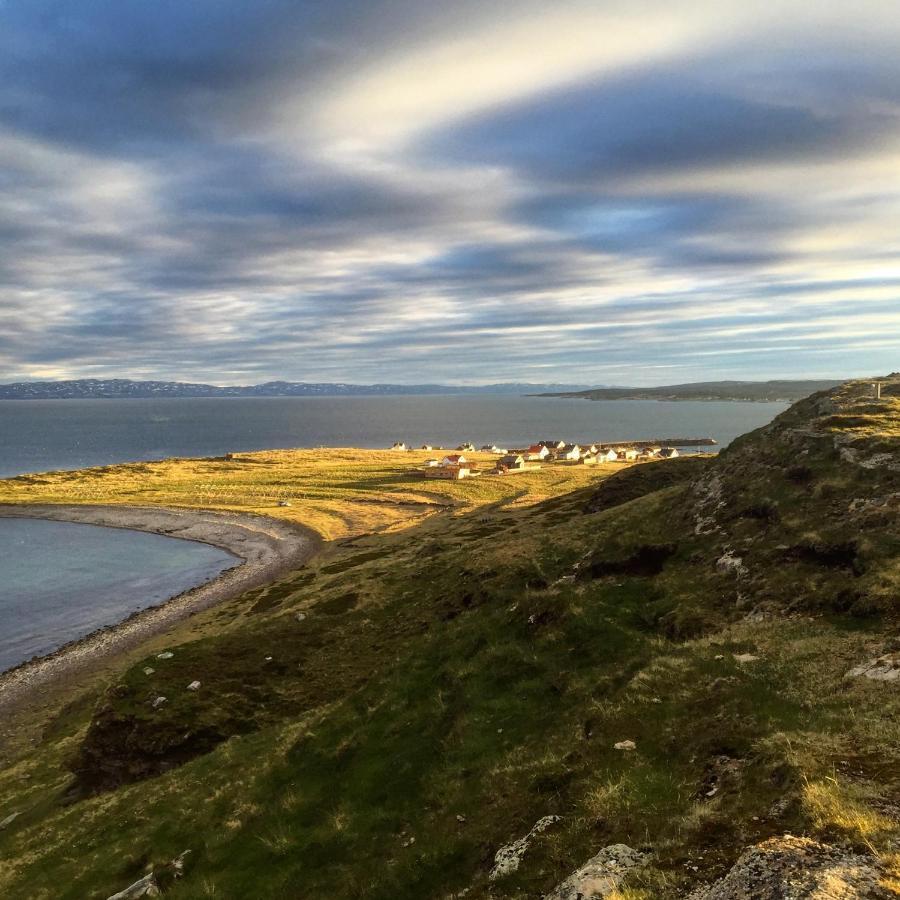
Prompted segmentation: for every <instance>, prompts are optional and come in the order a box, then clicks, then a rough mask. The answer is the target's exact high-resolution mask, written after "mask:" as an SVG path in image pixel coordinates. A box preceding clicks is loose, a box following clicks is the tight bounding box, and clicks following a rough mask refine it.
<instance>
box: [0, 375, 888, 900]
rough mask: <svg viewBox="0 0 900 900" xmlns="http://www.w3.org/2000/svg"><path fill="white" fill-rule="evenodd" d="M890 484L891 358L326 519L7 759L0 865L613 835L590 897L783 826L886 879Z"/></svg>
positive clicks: (412, 890)
mask: <svg viewBox="0 0 900 900" xmlns="http://www.w3.org/2000/svg"><path fill="white" fill-rule="evenodd" d="M516 477H520V476H516ZM512 480H513V479H510V481H512ZM898 512H900V378H894V379H892V380H891V382H890V385H889V387H888V389H887V391H886V396H885V398H884V399H883V400H882V401H881V402H879V403H875V402H872V401H870V400H868V399H867V398H866V396H865V388H864V386H863V385H858V384H850V385H846V386H843V387H841V388H839V389H837V390H835V391H833V392H831V393H830V394H827V395H826V394H822V395H817V396H814V397H812V398H810V399H809V400H806V401H802V402H801V403H799V404H797V405H796V406H794V407H792V408H791V409H790V410H788V411H787V412H786V413H784V414H783V415H782V416H780V417H779V418H778V419H777V420H776V421H775V422H774V423H773V424H772V425H770V426H768V427H766V428H764V429H761V430H759V431H757V432H755V433H753V434H751V435H748V436H746V437H745V438H743V439H741V440H739V441H737V442H735V443H734V444H733V445H731V446H730V447H729V448H728V449H727V451H725V452H723V453H722V454H721V455H720V456H719V457H717V458H708V459H690V458H685V459H679V460H674V461H670V462H662V463H653V464H648V465H643V466H639V467H635V468H633V469H628V470H626V471H623V472H621V473H620V474H618V475H616V476H614V477H613V478H611V479H609V480H606V481H601V482H600V483H598V484H588V485H585V486H583V487H580V488H578V489H575V490H572V491H571V492H569V493H566V494H563V495H560V496H557V497H553V498H551V499H547V500H544V501H542V502H538V503H535V504H532V505H527V504H521V503H520V504H519V505H517V506H514V507H501V506H490V505H488V506H484V507H482V508H479V509H475V510H470V511H468V512H458V514H456V515H453V516H440V517H430V518H427V519H425V520H423V521H421V522H418V523H416V524H413V525H412V526H411V527H410V528H407V529H405V530H403V531H399V530H394V531H390V532H385V533H380V534H368V535H364V536H360V537H356V538H353V539H350V540H345V541H343V542H342V543H340V544H339V545H335V546H334V547H333V548H332V551H331V552H330V553H329V554H327V555H325V556H323V557H321V558H320V559H318V560H317V561H315V562H314V563H312V564H310V565H309V566H307V567H306V568H305V569H303V570H301V571H299V572H297V573H294V574H292V575H291V576H289V577H288V578H286V579H284V580H283V581H281V582H279V583H277V584H274V585H272V586H269V587H267V588H262V589H258V590H255V591H253V592H250V593H249V594H247V595H246V596H244V597H241V598H238V599H237V600H234V601H231V602H229V603H226V604H223V605H221V606H219V607H217V608H215V609H213V610H210V611H209V612H208V613H205V614H203V615H202V616H199V617H197V618H196V619H194V620H192V621H191V622H190V623H189V624H187V625H185V626H183V627H182V628H181V630H180V631H178V632H177V633H175V634H173V635H171V636H169V637H168V638H167V639H166V640H165V642H164V641H163V640H161V639H160V640H157V641H156V642H155V643H154V644H153V645H152V646H150V647H148V649H147V653H146V655H145V657H144V658H142V659H138V660H136V661H134V662H133V664H131V665H129V666H128V667H127V669H125V670H123V671H122V672H121V673H120V675H119V676H118V677H117V678H116V679H115V681H114V682H113V683H111V684H109V685H107V686H104V687H103V688H102V689H99V688H97V687H92V688H90V689H89V690H87V691H86V692H85V693H84V694H82V695H81V696H79V697H78V698H76V699H75V700H73V702H71V703H70V704H69V705H68V706H67V707H66V708H64V709H62V710H60V711H59V713H58V714H57V715H56V716H55V718H54V719H53V721H52V722H49V723H48V724H47V727H46V728H45V729H44V732H43V734H42V736H41V738H40V740H39V741H38V742H37V743H36V745H35V746H34V747H33V748H30V749H29V750H28V751H27V752H25V753H23V754H21V755H20V756H19V757H18V758H17V759H14V760H11V761H10V762H9V764H8V765H7V766H6V768H5V769H4V770H3V771H2V773H0V821H2V820H3V817H4V816H7V815H10V814H12V813H19V816H18V817H17V818H16V819H15V820H14V821H13V822H12V823H11V824H9V825H7V826H6V827H5V828H3V829H2V830H0V860H2V862H0V895H2V896H4V897H12V898H18V897H29V898H44V897H46V898H51V897H52V898H84V897H107V896H109V895H110V894H112V893H114V892H115V891H117V890H121V889H122V888H124V887H125V886H127V885H129V884H131V883H132V882H134V881H136V880H137V879H138V878H140V877H141V876H142V875H144V873H146V872H147V871H148V870H149V869H150V868H152V869H153V870H154V871H155V872H156V873H157V875H156V877H157V879H158V880H159V881H160V883H161V885H162V887H163V889H164V890H165V893H166V896H167V897H173V898H198V897H225V898H237V897H279V898H280V897H284V898H319V897H324V896H327V897H334V898H345V897H346V898H363V897H365V898H384V900H388V898H425V897H434V898H450V897H454V896H463V895H464V896H465V897H466V898H467V900H470V898H481V897H495V898H500V897H503V898H526V897H527V898H531V897H540V896H543V895H544V894H545V893H547V892H548V891H550V890H551V889H552V888H553V887H554V886H555V885H557V884H558V883H559V882H560V881H562V880H563V879H564V878H565V877H566V876H567V875H568V874H569V873H570V872H572V871H573V870H575V869H577V868H578V867H579V866H581V865H582V864H583V863H584V862H585V861H586V860H588V859H589V858H590V857H592V856H593V855H594V854H596V853H597V852H598V850H600V849H601V848H603V847H607V846H609V845H612V844H619V843H622V844H627V845H629V846H630V847H632V848H635V849H637V850H640V851H642V852H643V853H645V854H646V855H645V857H644V860H645V864H644V865H641V866H638V867H636V868H634V869H632V870H631V871H630V873H629V874H628V876H627V880H626V882H625V883H624V884H623V885H622V886H621V890H620V893H618V895H617V896H619V897H620V898H629V900H649V898H658V897H659V898H676V897H684V896H686V895H687V893H688V892H689V891H690V890H691V889H693V888H694V887H696V886H698V885H702V884H705V883H709V882H711V881H713V880H714V879H716V878H718V877H720V876H722V875H723V874H724V873H725V872H726V871H727V870H728V869H729V867H730V866H731V865H732V864H733V863H734V861H735V860H736V859H737V857H738V856H739V855H740V854H741V852H742V851H743V850H744V849H745V848H746V847H747V846H749V845H753V844H756V843H758V842H760V841H763V840H765V839H767V838H770V837H772V836H778V835H783V834H785V833H787V832H791V833H793V834H807V835H810V836H812V837H815V838H816V839H818V840H819V841H821V842H823V843H825V844H828V845H830V846H835V847H841V846H845V845H846V847H848V848H850V849H851V850H853V851H854V852H855V853H858V854H860V855H861V856H864V857H865V858H867V859H871V860H873V865H877V866H880V867H881V868H880V869H879V870H878V871H879V873H880V874H879V878H880V880H881V887H880V891H881V893H880V894H879V896H891V895H893V894H894V893H896V892H898V891H900V855H898V854H900V690H898V687H900V681H890V680H878V679H876V678H871V677H865V675H861V676H859V677H853V676H849V674H848V673H850V672H851V671H852V670H854V669H857V667H860V666H861V665H862V664H868V663H869V662H870V661H872V660H875V659H878V658H882V659H888V660H893V659H895V658H897V657H900V642H898V639H897V625H898V612H900V606H898V599H897V598H898V596H900V590H898V588H900V516H898ZM163 650H167V651H169V652H171V653H172V654H173V655H172V656H171V657H170V658H160V657H159V656H158V654H159V653H160V652H161V651H163ZM881 665H882V667H883V668H886V670H889V669H890V665H889V664H888V663H884V662H883V663H882V664H881ZM863 668H865V666H863ZM148 670H152V671H148ZM868 671H869V672H870V673H871V672H874V671H876V670H875V669H869V670H868ZM193 680H199V681H200V682H201V686H200V688H199V690H197V691H188V690H187V685H188V684H189V683H190V682H192V681H193ZM161 696H164V697H166V698H167V700H166V702H165V703H162V704H157V705H156V706H154V700H155V699H156V698H158V697H161ZM623 741H632V742H633V743H634V749H630V750H628V749H617V748H616V746H615V745H616V744H617V743H620V742H623ZM547 816H554V817H556V816H558V817H559V819H558V820H553V819H551V820H547V821H546V823H545V824H546V828H544V830H541V831H540V833H535V835H534V837H533V840H532V841H531V843H530V845H529V847H528V849H527V852H525V854H524V856H523V857H522V860H521V864H520V865H519V867H518V869H516V870H514V871H509V872H508V873H507V874H503V875H499V876H498V877H496V878H494V879H493V880H492V879H491V877H490V875H491V871H492V868H493V867H494V865H495V854H496V853H497V851H498V850H499V849H500V848H501V847H503V846H504V845H508V844H510V843H511V842H513V841H515V840H516V839H518V838H522V837H523V836H524V835H526V834H527V833H528V832H529V831H530V830H531V829H532V828H533V826H534V825H535V823H537V822H539V821H540V820H541V819H543V818H544V817H547ZM186 850H189V851H190V853H189V854H188V855H187V856H186V857H184V858H183V867H181V866H180V864H179V866H173V865H172V860H174V859H176V858H177V857H179V855H180V854H182V853H183V851H186ZM180 867H181V868H183V872H179V871H178V869H179V868H180ZM178 874H181V875H182V876H183V877H179V878H176V877H175V876H176V875H178ZM873 896H874V895H873Z"/></svg>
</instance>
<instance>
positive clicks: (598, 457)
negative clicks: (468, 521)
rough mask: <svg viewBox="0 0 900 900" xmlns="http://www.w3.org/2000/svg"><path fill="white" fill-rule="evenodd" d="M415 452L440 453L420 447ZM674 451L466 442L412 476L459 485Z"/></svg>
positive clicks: (401, 446)
mask: <svg viewBox="0 0 900 900" xmlns="http://www.w3.org/2000/svg"><path fill="white" fill-rule="evenodd" d="M391 449H392V450H395V451H398V452H406V451H411V450H413V449H415V448H413V447H410V446H407V445H406V444H405V443H404V442H402V441H397V442H396V443H394V444H393V446H392V447H391ZM418 449H419V450H425V451H429V450H443V449H444V448H443V447H433V446H432V445H431V444H423V445H422V446H421V447H419V448H418ZM467 453H468V454H474V453H490V454H492V455H493V456H495V457H497V459H496V462H495V463H494V464H493V465H488V466H482V465H481V464H480V463H479V462H478V461H476V460H474V459H472V458H471V457H467V456H466V455H465V454H467ZM678 455H679V454H678V450H677V449H676V448H675V447H667V446H657V445H654V444H646V443H640V442H638V443H637V444H636V445H626V444H618V443H616V444H608V443H607V444H600V443H588V444H584V445H581V444H570V443H567V442H566V441H562V440H544V441H538V442H537V443H535V444H532V445H530V446H529V447H524V448H520V449H507V448H506V447H498V446H496V445H495V444H486V445H484V446H483V447H481V448H480V450H477V451H476V449H475V446H474V445H473V444H471V443H469V442H468V441H465V442H463V443H462V444H460V445H459V446H458V447H457V448H456V450H455V452H453V453H448V454H446V455H444V456H441V457H435V458H433V459H428V460H426V461H425V463H424V465H423V467H422V468H421V469H417V470H416V472H417V473H418V474H420V475H421V476H422V477H424V478H442V479H446V480H449V481H459V480H461V479H463V478H475V477H477V476H480V475H513V474H515V473H517V472H529V471H534V470H535V469H540V468H541V466H542V465H544V464H546V463H553V464H558V465H584V466H596V465H600V464H602V463H630V462H640V461H645V460H646V461H649V460H654V459H673V458H674V457H676V456H678Z"/></svg>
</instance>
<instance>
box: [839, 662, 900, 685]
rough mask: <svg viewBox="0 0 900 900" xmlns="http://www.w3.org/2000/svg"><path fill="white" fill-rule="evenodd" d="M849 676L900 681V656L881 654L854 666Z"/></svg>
mask: <svg viewBox="0 0 900 900" xmlns="http://www.w3.org/2000/svg"><path fill="white" fill-rule="evenodd" d="M846 677H847V678H871V679H872V681H896V682H900V657H897V656H879V657H878V658H876V659H870V660H868V661H867V662H864V663H860V664H859V665H858V666H854V667H853V668H852V669H851V670H850V671H849V672H848V673H847V676H846Z"/></svg>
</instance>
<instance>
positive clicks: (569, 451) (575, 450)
mask: <svg viewBox="0 0 900 900" xmlns="http://www.w3.org/2000/svg"><path fill="white" fill-rule="evenodd" d="M556 458H557V459H572V460H577V459H581V447H579V446H578V444H566V445H565V447H561V448H560V449H559V450H557V451H556Z"/></svg>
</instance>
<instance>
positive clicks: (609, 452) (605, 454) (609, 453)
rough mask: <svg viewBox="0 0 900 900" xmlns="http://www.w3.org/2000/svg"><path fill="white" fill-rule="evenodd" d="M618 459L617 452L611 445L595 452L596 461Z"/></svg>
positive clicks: (614, 460)
mask: <svg viewBox="0 0 900 900" xmlns="http://www.w3.org/2000/svg"><path fill="white" fill-rule="evenodd" d="M618 459H619V454H618V453H616V451H615V450H613V448H612V447H607V448H606V450H601V451H600V452H599V453H598V454H597V462H616V461H617V460H618Z"/></svg>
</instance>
